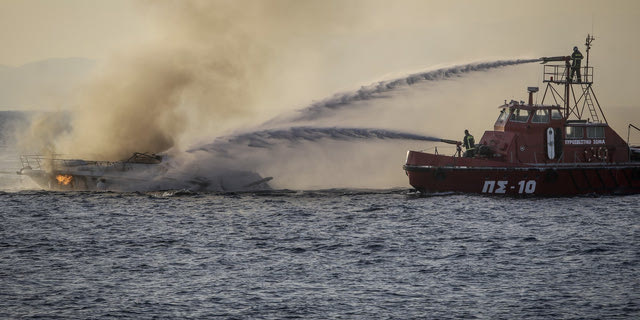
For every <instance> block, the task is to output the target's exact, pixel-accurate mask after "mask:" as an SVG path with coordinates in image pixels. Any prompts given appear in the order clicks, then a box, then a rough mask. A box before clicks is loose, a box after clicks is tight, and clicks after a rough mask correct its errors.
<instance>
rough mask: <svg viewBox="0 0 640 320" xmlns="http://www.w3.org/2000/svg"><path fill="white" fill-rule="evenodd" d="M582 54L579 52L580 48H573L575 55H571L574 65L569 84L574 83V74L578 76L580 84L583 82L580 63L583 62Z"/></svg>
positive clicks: (572, 65)
mask: <svg viewBox="0 0 640 320" xmlns="http://www.w3.org/2000/svg"><path fill="white" fill-rule="evenodd" d="M582 58H583V56H582V53H581V52H580V51H579V50H578V47H573V54H571V60H573V63H572V64H571V78H569V82H571V81H573V74H574V73H577V74H578V82H581V79H580V62H582Z"/></svg>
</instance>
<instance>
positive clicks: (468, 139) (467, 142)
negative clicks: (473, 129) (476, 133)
mask: <svg viewBox="0 0 640 320" xmlns="http://www.w3.org/2000/svg"><path fill="white" fill-rule="evenodd" d="M475 142H476V141H475V140H474V139H473V136H472V135H471V134H470V133H469V130H464V139H463V140H462V144H463V145H464V149H465V150H469V149H473V148H474V147H475Z"/></svg>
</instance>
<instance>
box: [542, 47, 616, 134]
mask: <svg viewBox="0 0 640 320" xmlns="http://www.w3.org/2000/svg"><path fill="white" fill-rule="evenodd" d="M593 40H595V38H594V37H593V36H591V35H587V40H586V42H585V46H586V47H587V51H586V53H587V60H586V65H585V66H584V67H580V70H576V71H578V72H580V71H582V77H581V78H580V80H579V81H578V80H577V79H576V80H573V79H572V77H571V56H557V57H543V58H540V59H541V60H542V63H543V64H545V63H547V62H552V61H557V62H560V61H562V62H564V65H562V64H557V65H545V66H544V79H543V82H546V83H547V88H546V89H545V91H544V95H543V97H542V103H543V104H544V101H545V98H546V97H547V93H551V97H552V98H553V100H554V102H555V104H556V105H563V107H564V108H563V109H564V118H565V119H567V120H568V119H569V117H570V116H571V115H573V116H575V118H576V119H577V120H590V121H592V122H595V123H607V119H606V117H605V116H604V113H603V112H602V108H601V107H600V103H599V102H598V99H597V98H596V95H595V92H593V88H592V85H593V67H591V66H589V56H590V50H591V42H592V41H593ZM553 85H557V86H563V87H564V92H562V93H560V92H559V91H558V90H557V89H556V88H555V87H554V86H553ZM576 85H577V87H575V86H576ZM574 88H578V90H575V89H574ZM576 93H578V94H579V95H578V96H577V95H576ZM559 102H561V103H559ZM585 109H586V110H585ZM585 111H588V114H585V113H584V112H585ZM583 118H587V119H583Z"/></svg>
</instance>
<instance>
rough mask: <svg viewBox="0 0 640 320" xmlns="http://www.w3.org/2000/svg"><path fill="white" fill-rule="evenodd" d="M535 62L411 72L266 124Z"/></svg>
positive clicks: (320, 115) (330, 112) (500, 62)
mask: <svg viewBox="0 0 640 320" xmlns="http://www.w3.org/2000/svg"><path fill="white" fill-rule="evenodd" d="M538 61H540V59H517V60H498V61H492V62H480V63H470V64H465V65H458V66H453V67H448V68H441V69H437V70H432V71H427V72H421V73H414V74H410V75H408V76H406V77H402V78H398V79H393V80H386V81H380V82H377V83H374V84H371V85H368V86H363V87H361V88H360V89H358V90H357V91H354V92H345V93H338V94H335V95H334V96H332V97H330V98H327V99H324V100H322V101H318V102H314V103H313V104H311V105H310V106H308V107H306V108H303V109H301V110H298V111H297V114H296V115H293V116H289V117H278V118H275V119H273V120H271V121H269V122H267V123H266V124H267V125H270V124H278V123H291V122H298V121H311V120H317V119H320V118H323V117H327V116H329V115H333V114H335V113H336V112H338V111H340V110H341V109H343V108H347V107H349V106H350V105H351V104H352V103H354V102H357V101H363V100H369V99H375V98H382V97H384V96H383V95H381V94H382V93H387V92H390V91H393V90H395V89H398V88H400V87H405V86H411V85H413V84H416V83H420V82H425V81H438V80H445V79H449V78H453V77H458V76H461V75H464V74H466V73H470V72H475V71H486V70H490V69H495V68H500V67H505V66H512V65H518V64H524V63H531V62H538Z"/></svg>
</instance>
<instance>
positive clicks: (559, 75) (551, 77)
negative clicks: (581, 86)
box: [543, 64, 593, 83]
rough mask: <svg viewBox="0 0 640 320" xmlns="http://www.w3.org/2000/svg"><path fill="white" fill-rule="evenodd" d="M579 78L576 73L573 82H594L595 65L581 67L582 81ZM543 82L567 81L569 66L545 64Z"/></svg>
mask: <svg viewBox="0 0 640 320" xmlns="http://www.w3.org/2000/svg"><path fill="white" fill-rule="evenodd" d="M569 68H571V67H569ZM569 76H571V70H569ZM577 79H578V77H577V75H574V76H573V80H572V81H571V83H593V67H581V68H580V82H578V80H577ZM543 82H553V83H567V66H566V65H559V64H556V65H544V71H543Z"/></svg>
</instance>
